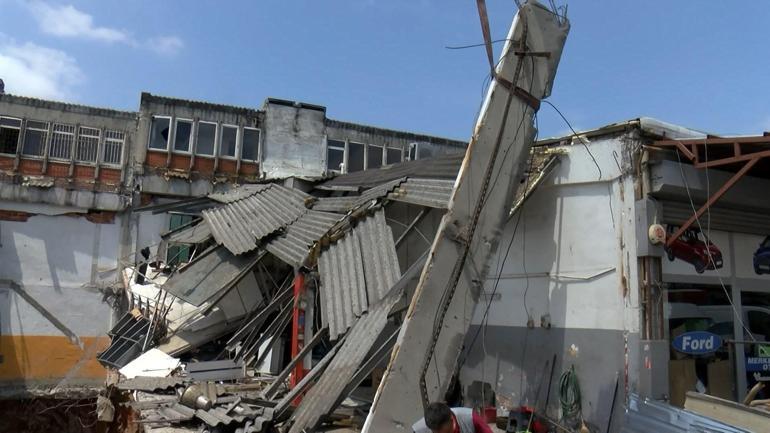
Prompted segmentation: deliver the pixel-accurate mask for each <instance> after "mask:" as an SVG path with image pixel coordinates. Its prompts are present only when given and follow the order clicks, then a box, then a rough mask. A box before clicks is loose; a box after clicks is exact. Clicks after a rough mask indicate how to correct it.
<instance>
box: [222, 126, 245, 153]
mask: <svg viewBox="0 0 770 433" xmlns="http://www.w3.org/2000/svg"><path fill="white" fill-rule="evenodd" d="M221 126H222V127H221V128H219V129H220V132H219V137H218V140H217V141H218V142H219V146H217V147H218V152H217V157H219V158H220V159H229V160H232V161H236V160H238V152H239V151H240V146H239V145H238V144H239V143H240V141H241V128H240V127H239V126H238V125H230V124H227V123H223V124H222V125H221ZM225 128H235V149H234V151H233V156H230V155H222V137H224V134H225Z"/></svg>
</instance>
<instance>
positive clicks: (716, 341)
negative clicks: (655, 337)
mask: <svg viewBox="0 0 770 433" xmlns="http://www.w3.org/2000/svg"><path fill="white" fill-rule="evenodd" d="M671 344H672V345H673V346H674V349H676V350H678V351H679V352H682V353H689V354H690V355H702V354H704V353H712V352H715V351H716V350H717V349H719V347H720V346H721V345H722V337H720V336H718V335H717V334H712V333H710V332H706V331H692V332H685V333H684V334H681V335H679V336H678V337H676V338H674V341H673V342H672V343H671Z"/></svg>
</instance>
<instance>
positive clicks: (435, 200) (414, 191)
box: [388, 178, 455, 209]
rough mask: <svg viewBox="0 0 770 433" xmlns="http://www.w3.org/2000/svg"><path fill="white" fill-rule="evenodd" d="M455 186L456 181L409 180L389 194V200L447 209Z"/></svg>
mask: <svg viewBox="0 0 770 433" xmlns="http://www.w3.org/2000/svg"><path fill="white" fill-rule="evenodd" d="M454 184H455V181H454V179H423V178H409V179H407V180H406V182H404V183H402V184H400V185H399V186H398V187H397V188H395V189H394V190H393V191H392V192H391V193H390V194H388V198H389V199H391V200H396V201H403V202H406V203H412V204H417V205H420V206H427V207H433V208H438V209H446V208H447V206H448V204H449V198H450V197H451V196H452V190H453V189H454Z"/></svg>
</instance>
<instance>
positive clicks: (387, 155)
mask: <svg viewBox="0 0 770 433" xmlns="http://www.w3.org/2000/svg"><path fill="white" fill-rule="evenodd" d="M413 153H414V154H415V155H414V156H413ZM415 156H416V143H414V144H412V145H411V146H410V148H409V155H408V156H407V157H408V158H409V159H414V158H415ZM403 160H404V150H403V149H401V148H399V147H387V146H380V145H376V144H365V143H357V142H355V141H349V140H346V141H342V140H326V168H327V170H329V171H331V172H334V173H353V172H355V171H361V170H369V169H373V168H380V167H382V166H383V165H389V164H396V163H399V162H401V161H403Z"/></svg>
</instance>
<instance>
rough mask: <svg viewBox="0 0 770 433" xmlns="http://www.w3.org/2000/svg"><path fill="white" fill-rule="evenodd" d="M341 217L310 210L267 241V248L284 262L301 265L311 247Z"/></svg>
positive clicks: (295, 265)
mask: <svg viewBox="0 0 770 433" xmlns="http://www.w3.org/2000/svg"><path fill="white" fill-rule="evenodd" d="M340 218H341V215H338V214H333V213H328V212H319V211H314V210H308V211H307V212H305V213H304V214H303V215H302V216H300V217H299V218H298V219H297V220H296V221H294V222H293V223H292V224H291V225H289V226H288V227H286V230H285V231H284V233H282V234H280V235H278V236H276V237H275V238H273V239H271V240H270V241H269V242H267V243H266V244H265V249H266V250H267V251H268V252H270V253H271V254H273V255H275V256H276V257H278V258H279V259H281V260H283V261H284V262H286V263H288V264H290V265H292V266H294V267H299V266H301V265H302V264H303V262H304V261H305V259H306V258H307V255H308V252H309V251H310V247H312V246H313V244H314V243H315V242H316V241H317V240H319V239H320V238H321V237H322V236H323V235H324V234H326V232H328V231H329V229H331V228H332V226H333V225H334V224H336V223H337V221H339V220H340Z"/></svg>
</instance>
